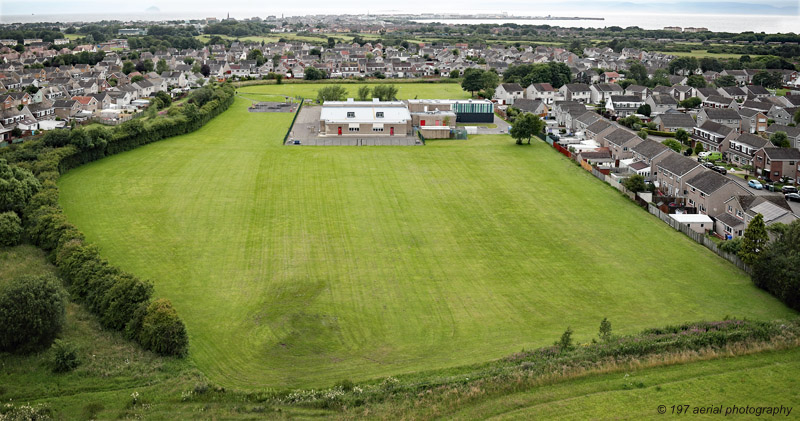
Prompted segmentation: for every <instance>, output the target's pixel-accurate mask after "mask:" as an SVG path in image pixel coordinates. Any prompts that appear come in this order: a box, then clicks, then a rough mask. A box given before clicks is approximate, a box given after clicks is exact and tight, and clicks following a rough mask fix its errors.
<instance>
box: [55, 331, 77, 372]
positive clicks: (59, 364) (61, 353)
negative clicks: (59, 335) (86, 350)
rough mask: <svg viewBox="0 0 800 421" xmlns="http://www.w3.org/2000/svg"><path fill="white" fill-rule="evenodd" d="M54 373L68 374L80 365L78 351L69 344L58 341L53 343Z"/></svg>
mask: <svg viewBox="0 0 800 421" xmlns="http://www.w3.org/2000/svg"><path fill="white" fill-rule="evenodd" d="M52 348H53V372H54V373H67V372H69V371H72V370H74V369H75V368H77V367H78V365H80V361H78V351H77V349H75V346H73V345H72V344H70V343H69V342H64V341H62V340H60V339H56V340H55V342H54V343H53V346H52Z"/></svg>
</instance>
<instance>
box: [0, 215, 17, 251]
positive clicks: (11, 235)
mask: <svg viewBox="0 0 800 421" xmlns="http://www.w3.org/2000/svg"><path fill="white" fill-rule="evenodd" d="M21 238H22V221H20V219H19V216H17V214H16V213H14V212H3V213H0V246H4V247H11V246H16V245H17V244H19V242H20V239H21Z"/></svg>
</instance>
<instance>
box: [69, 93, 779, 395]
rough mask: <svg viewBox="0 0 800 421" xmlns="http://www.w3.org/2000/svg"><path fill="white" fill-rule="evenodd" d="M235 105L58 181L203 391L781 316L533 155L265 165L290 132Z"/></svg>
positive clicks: (328, 155) (452, 149) (712, 262)
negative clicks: (190, 129) (569, 335)
mask: <svg viewBox="0 0 800 421" xmlns="http://www.w3.org/2000/svg"><path fill="white" fill-rule="evenodd" d="M427 86H428V85H421V86H417V88H420V89H425V88H427ZM431 86H435V87H439V86H449V85H431ZM257 88H258V89H264V88H269V89H271V90H275V89H278V88H282V89H293V88H298V89H299V88H302V89H305V88H306V85H298V86H297V87H295V86H284V87H279V86H278V87H272V86H270V87H257ZM402 88H405V86H401V89H402ZM254 89H256V88H254ZM272 92H273V93H274V92H276V91H272ZM401 92H402V91H401ZM404 95H405V96H406V97H407V96H408V95H410V94H409V93H405V94H404ZM419 96H420V97H424V96H423V95H422V94H419ZM247 105H248V101H246V100H243V99H238V100H237V102H236V103H235V105H234V106H233V107H232V108H231V109H230V110H229V111H227V112H226V113H224V114H223V115H221V116H219V117H217V118H216V119H214V120H213V121H211V122H210V123H209V124H208V125H207V126H206V127H204V128H203V129H201V130H199V131H197V132H195V133H193V134H190V135H186V136H181V137H177V138H174V139H170V140H165V141H162V142H158V143H155V144H151V145H149V146H145V147H142V148H139V149H136V150H134V151H131V152H126V153H124V154H120V155H116V156H113V157H110V158H106V159H103V160H101V161H97V162H95V163H92V164H89V165H85V166H83V167H80V168H78V169H76V170H73V171H71V172H69V173H68V174H66V175H64V176H63V177H62V178H61V180H60V186H61V189H62V192H61V202H62V205H63V206H64V208H65V211H66V213H67V215H68V217H69V219H70V220H71V221H72V222H74V223H75V224H77V225H78V227H79V228H80V229H81V230H82V231H83V232H84V233H85V234H86V236H87V238H88V239H89V240H90V241H91V242H94V243H96V244H98V245H99V246H100V248H101V250H102V253H103V255H104V256H106V257H107V258H108V259H109V260H110V261H111V262H113V263H115V264H117V265H119V266H121V267H123V268H124V269H126V270H130V271H132V272H134V273H136V274H138V275H140V276H142V277H144V278H147V279H151V280H153V281H154V283H155V285H156V295H157V296H163V297H168V298H170V299H171V300H172V301H173V303H174V304H175V306H176V307H177V309H178V311H179V313H180V314H181V316H182V317H183V319H184V320H185V321H186V323H187V326H188V330H189V334H190V340H191V358H192V360H193V361H194V362H195V363H196V364H197V366H198V368H200V369H201V370H202V371H203V372H204V373H206V374H207V375H208V376H209V377H210V378H211V380H212V381H214V382H218V383H221V384H223V385H226V386H236V387H242V388H255V387H266V386H271V387H307V386H327V385H330V384H332V383H333V382H335V381H338V380H341V379H345V378H349V379H352V380H360V379H367V378H375V377H385V376H388V375H392V374H397V373H408V372H416V371H420V370H426V369H432V368H442V367H449V366H455V365H462V364H469V363H474V362H480V361H486V360H489V359H492V358H497V357H501V356H504V355H507V354H509V353H511V352H514V351H518V350H519V349H521V348H523V347H524V348H531V347H534V346H541V345H549V344H551V343H552V342H553V341H555V340H556V339H557V338H558V336H559V335H560V334H561V332H562V331H563V330H564V329H565V328H566V327H567V326H571V327H572V328H573V329H574V330H575V332H576V336H577V339H578V340H579V341H586V340H588V339H589V338H590V337H593V336H594V335H595V334H596V330H597V325H598V324H599V322H600V320H601V319H602V318H603V317H608V318H609V319H610V320H612V322H613V323H614V327H615V331H617V332H619V333H625V332H633V331H638V330H640V329H641V328H644V327H650V326H661V325H664V324H667V323H671V322H680V321H693V320H701V319H721V318H723V317H724V316H726V315H736V316H740V317H750V318H756V319H773V318H781V317H786V316H790V315H793V314H794V313H793V312H791V311H790V310H788V309H787V308H786V307H784V306H783V305H782V304H780V303H779V302H778V301H777V300H775V299H773V298H772V297H770V296H769V295H767V294H766V293H764V292H762V291H760V290H758V289H756V288H755V287H754V286H753V285H752V284H751V283H750V281H749V279H748V277H747V276H746V275H745V274H744V273H742V272H740V271H738V270H737V269H735V268H734V267H733V266H731V265H730V264H728V263H727V262H725V261H724V260H722V259H720V258H718V257H717V256H716V255H714V254H712V253H711V252H709V251H708V250H706V249H705V248H703V247H701V246H699V245H697V244H695V243H693V242H692V241H691V240H689V239H687V238H686V237H685V236H683V235H682V234H680V233H678V232H676V231H674V230H672V229H671V228H669V227H668V226H667V225H665V224H663V223H661V222H660V221H658V220H657V219H656V218H654V217H652V216H650V215H649V214H648V213H647V212H644V211H642V210H640V209H638V208H637V207H636V206H635V205H634V204H632V203H631V202H630V201H628V199H626V198H624V197H623V196H621V195H620V194H618V193H617V192H616V191H614V190H613V189H611V188H610V187H608V186H606V185H604V184H603V183H601V182H599V181H598V180H597V179H595V178H594V177H592V176H591V175H590V174H588V173H587V172H585V171H583V170H581V169H580V168H579V167H577V166H575V165H574V164H572V163H571V162H569V161H568V160H566V159H564V158H563V157H561V156H560V155H559V154H557V153H556V152H555V151H554V150H552V149H551V148H549V147H548V146H547V145H545V144H543V143H535V144H534V145H532V146H524V147H520V146H515V145H513V141H512V140H511V139H510V138H509V137H507V136H487V137H474V138H472V139H470V140H468V141H432V142H428V145H427V146H424V147H373V148H369V147H364V148H355V147H283V146H280V139H281V138H282V136H283V135H284V133H285V131H286V128H287V125H288V123H289V121H290V120H291V117H292V116H291V115H290V114H268V113H248V112H247V111H246V110H245V108H246V107H247Z"/></svg>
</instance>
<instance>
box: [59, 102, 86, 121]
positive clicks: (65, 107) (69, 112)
mask: <svg viewBox="0 0 800 421" xmlns="http://www.w3.org/2000/svg"><path fill="white" fill-rule="evenodd" d="M53 108H54V111H55V114H56V116H57V117H60V118H61V119H64V120H69V119H71V118H72V117H75V115H76V114H78V112H79V111H81V104H80V103H79V102H78V101H76V100H74V99H59V100H56V101H55V102H53Z"/></svg>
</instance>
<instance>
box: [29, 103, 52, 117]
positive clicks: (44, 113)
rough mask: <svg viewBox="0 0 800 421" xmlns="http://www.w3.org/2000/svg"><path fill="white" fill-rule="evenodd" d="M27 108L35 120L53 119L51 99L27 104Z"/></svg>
mask: <svg viewBox="0 0 800 421" xmlns="http://www.w3.org/2000/svg"><path fill="white" fill-rule="evenodd" d="M28 110H29V111H30V112H31V114H33V117H34V118H35V119H36V120H37V121H42V120H49V119H53V118H55V116H56V110H55V108H54V107H53V101H50V100H43V101H42V102H39V103H36V104H31V105H28Z"/></svg>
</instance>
